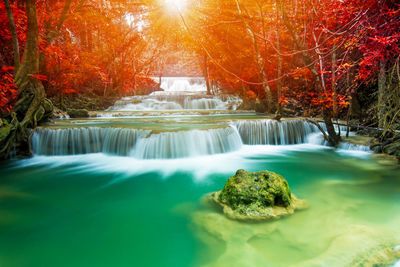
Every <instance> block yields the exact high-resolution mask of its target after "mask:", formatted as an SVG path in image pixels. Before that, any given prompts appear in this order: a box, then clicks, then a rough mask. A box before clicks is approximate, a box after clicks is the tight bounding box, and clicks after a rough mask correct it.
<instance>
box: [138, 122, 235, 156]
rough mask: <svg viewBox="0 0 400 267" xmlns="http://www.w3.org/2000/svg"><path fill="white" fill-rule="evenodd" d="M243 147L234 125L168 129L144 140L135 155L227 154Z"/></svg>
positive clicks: (139, 144)
mask: <svg viewBox="0 0 400 267" xmlns="http://www.w3.org/2000/svg"><path fill="white" fill-rule="evenodd" d="M241 146H242V140H241V138H240V136H239V134H238V132H237V130H236V128H234V127H227V128H220V129H209V130H191V131H180V132H164V133H159V134H152V135H151V136H150V137H149V138H143V139H140V140H139V141H138V143H137V145H136V149H135V150H134V151H133V153H132V155H133V156H134V157H135V158H139V159H163V158H164V159H165V158H167V159H174V158H186V157H195V156H201V155H213V154H220V153H227V152H231V151H235V150H238V149H240V147H241Z"/></svg>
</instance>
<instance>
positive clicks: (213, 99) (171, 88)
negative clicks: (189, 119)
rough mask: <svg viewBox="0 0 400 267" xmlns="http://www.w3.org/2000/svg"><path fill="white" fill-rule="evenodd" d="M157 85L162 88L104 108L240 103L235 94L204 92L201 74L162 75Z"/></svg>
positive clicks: (232, 106)
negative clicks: (213, 94) (215, 94)
mask: <svg viewBox="0 0 400 267" xmlns="http://www.w3.org/2000/svg"><path fill="white" fill-rule="evenodd" d="M155 80H156V79H155ZM160 88H161V89H163V91H157V92H153V93H152V94H150V95H146V96H131V97H125V98H122V99H121V100H119V101H117V102H116V103H115V104H114V106H112V107H110V108H108V109H107V111H161V110H236V108H237V107H238V106H239V105H240V104H241V103H242V100H241V99H240V98H239V97H237V96H226V95H222V96H211V95H207V86H206V81H205V79H204V78H203V77H163V78H162V79H161V84H160Z"/></svg>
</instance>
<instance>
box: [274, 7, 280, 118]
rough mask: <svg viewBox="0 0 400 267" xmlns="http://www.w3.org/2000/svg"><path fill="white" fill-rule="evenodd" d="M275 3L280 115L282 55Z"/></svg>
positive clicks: (277, 83)
mask: <svg viewBox="0 0 400 267" xmlns="http://www.w3.org/2000/svg"><path fill="white" fill-rule="evenodd" d="M275 4H276V30H275V34H276V49H277V50H278V69H277V72H278V73H277V76H278V80H277V81H276V90H277V96H278V105H277V107H278V108H277V114H279V115H281V111H282V108H281V105H280V100H281V97H282V81H281V76H282V56H281V55H280V53H281V44H280V39H279V23H278V22H279V10H278V1H276V2H275Z"/></svg>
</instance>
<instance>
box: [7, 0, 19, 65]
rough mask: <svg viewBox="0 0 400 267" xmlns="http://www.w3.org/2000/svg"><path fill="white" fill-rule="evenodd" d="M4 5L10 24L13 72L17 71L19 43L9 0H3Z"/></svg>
mask: <svg viewBox="0 0 400 267" xmlns="http://www.w3.org/2000/svg"><path fill="white" fill-rule="evenodd" d="M4 5H5V7H6V12H7V17H8V22H9V24H10V32H11V39H12V44H13V52H14V73H17V71H18V68H19V60H20V56H19V43H18V36H17V29H16V27H15V21H14V15H13V13H12V10H11V6H10V1H9V0H4Z"/></svg>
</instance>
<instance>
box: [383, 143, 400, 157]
mask: <svg viewBox="0 0 400 267" xmlns="http://www.w3.org/2000/svg"><path fill="white" fill-rule="evenodd" d="M383 152H385V153H387V154H389V155H393V156H395V157H397V158H398V159H400V142H394V143H390V144H387V145H385V146H384V147H383Z"/></svg>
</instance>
